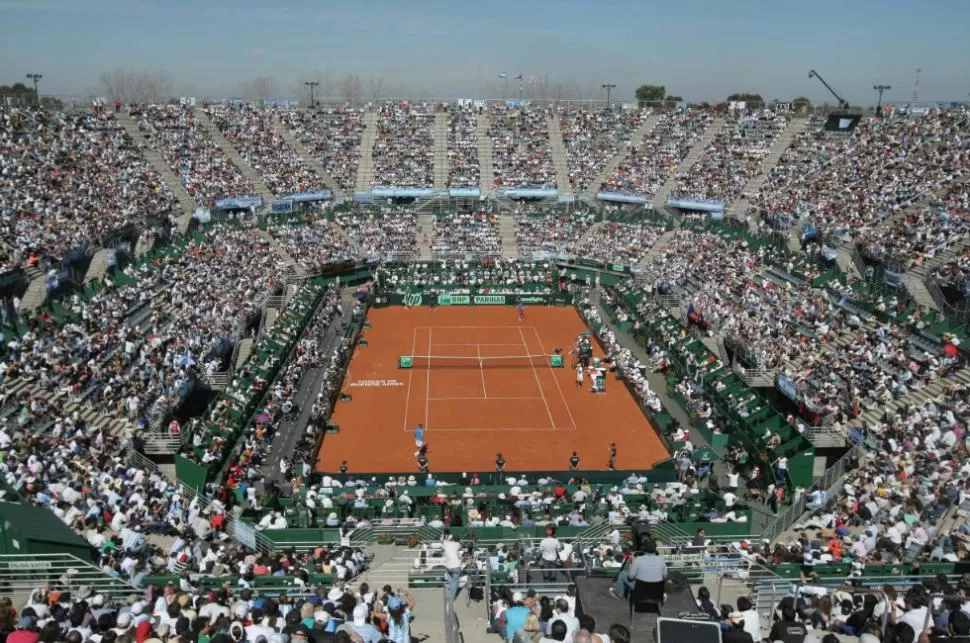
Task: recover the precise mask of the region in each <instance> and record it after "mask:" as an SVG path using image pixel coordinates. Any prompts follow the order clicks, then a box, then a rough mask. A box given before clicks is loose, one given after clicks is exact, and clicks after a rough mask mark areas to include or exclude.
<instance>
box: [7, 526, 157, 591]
mask: <svg viewBox="0 0 970 643" xmlns="http://www.w3.org/2000/svg"><path fill="white" fill-rule="evenodd" d="M13 542H15V543H16V541H13ZM19 547H20V546H19V545H17V546H16V547H15V548H12V549H13V551H16V549H19ZM69 570H73V574H72V578H71V584H72V585H73V586H75V587H76V588H80V589H81V591H80V592H78V593H79V594H81V595H82V596H85V595H87V596H95V595H100V596H103V597H104V598H105V603H106V604H107V605H111V604H127V603H128V598H129V597H130V596H132V595H139V594H144V593H145V590H144V589H138V588H137V587H135V586H134V585H132V584H131V583H129V582H128V581H126V580H124V579H123V578H121V577H119V576H109V575H108V574H106V573H104V571H103V570H101V569H100V568H98V567H96V566H95V565H93V564H92V563H91V562H90V561H87V560H83V559H81V558H78V557H76V556H72V555H70V554H54V553H51V554H40V553H34V552H31V553H29V554H4V555H2V556H0V586H2V587H3V593H4V596H10V597H11V598H13V599H14V604H15V605H19V604H24V603H26V599H27V598H28V597H29V596H30V594H31V593H32V592H33V591H34V590H35V589H37V588H38V587H61V586H62V585H63V582H62V581H61V578H62V577H63V576H65V575H66V574H67V573H68V571H69ZM85 588H86V589H85ZM21 599H23V600H22V601H21Z"/></svg>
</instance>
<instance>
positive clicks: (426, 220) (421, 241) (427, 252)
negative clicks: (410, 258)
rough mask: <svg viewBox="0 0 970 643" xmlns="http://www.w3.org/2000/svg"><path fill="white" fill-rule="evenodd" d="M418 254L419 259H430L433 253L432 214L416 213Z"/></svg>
mask: <svg viewBox="0 0 970 643" xmlns="http://www.w3.org/2000/svg"><path fill="white" fill-rule="evenodd" d="M416 236H417V239H418V255H419V257H420V259H421V261H431V259H432V258H433V253H432V249H431V244H432V243H433V241H434V215H433V214H420V215H418V231H417V235H416Z"/></svg>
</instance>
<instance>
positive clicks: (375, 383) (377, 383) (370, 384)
mask: <svg viewBox="0 0 970 643" xmlns="http://www.w3.org/2000/svg"><path fill="white" fill-rule="evenodd" d="M398 386H404V382H401V381H399V380H357V381H356V382H352V383H351V384H350V388H395V387H398Z"/></svg>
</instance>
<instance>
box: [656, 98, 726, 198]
mask: <svg viewBox="0 0 970 643" xmlns="http://www.w3.org/2000/svg"><path fill="white" fill-rule="evenodd" d="M726 122H727V119H725V118H723V117H722V118H715V119H714V120H713V121H712V122H711V124H710V125H708V126H707V129H706V130H705V131H704V134H703V135H702V136H701V137H700V138H699V139H698V140H697V142H696V143H695V144H694V147H692V148H691V149H690V152H688V153H687V156H685V157H684V160H683V161H681V163H680V165H678V166H677V169H676V170H674V171H673V172H671V173H670V176H668V177H667V180H666V181H665V182H664V184H663V186H661V188H660V189H659V190H657V193H656V194H655V195H654V196H653V201H651V205H652V206H653V208H654V209H655V210H660V209H662V208H663V207H664V206H665V205H667V197H668V196H670V193H671V192H673V190H674V188H675V187H677V179H678V178H679V177H680V176H681V175H682V174H687V173H688V172H690V169H691V168H692V167H694V163H696V162H697V159H699V158H700V157H701V155H703V154H704V151H705V150H706V149H707V146H708V145H710V144H711V141H713V140H714V137H715V136H717V135H718V133H719V132H720V131H721V129H722V128H723V127H724V124H725V123H726Z"/></svg>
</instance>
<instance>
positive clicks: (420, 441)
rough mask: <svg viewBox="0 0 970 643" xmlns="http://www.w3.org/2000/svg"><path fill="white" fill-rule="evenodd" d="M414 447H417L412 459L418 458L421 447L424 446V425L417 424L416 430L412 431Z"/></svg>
mask: <svg viewBox="0 0 970 643" xmlns="http://www.w3.org/2000/svg"><path fill="white" fill-rule="evenodd" d="M414 446H416V447H418V450H417V451H415V452H414V457H415V458H416V457H418V454H420V453H421V447H423V446H424V425H423V424H419V425H418V428H416V429H415V430H414Z"/></svg>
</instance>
